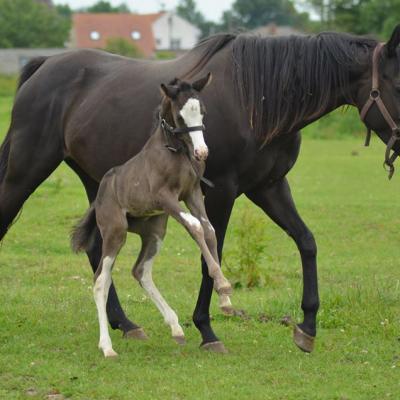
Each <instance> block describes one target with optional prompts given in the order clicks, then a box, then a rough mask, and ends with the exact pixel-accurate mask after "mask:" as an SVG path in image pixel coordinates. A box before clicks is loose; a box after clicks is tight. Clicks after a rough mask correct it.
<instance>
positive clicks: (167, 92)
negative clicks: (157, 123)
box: [160, 83, 178, 99]
mask: <svg viewBox="0 0 400 400" xmlns="http://www.w3.org/2000/svg"><path fill="white" fill-rule="evenodd" d="M160 90H161V93H162V94H163V95H164V96H166V97H168V98H170V99H175V98H176V96H177V95H178V88H177V87H176V86H172V85H164V84H163V83H162V84H161V85H160Z"/></svg>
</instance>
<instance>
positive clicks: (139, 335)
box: [122, 328, 149, 340]
mask: <svg viewBox="0 0 400 400" xmlns="http://www.w3.org/2000/svg"><path fill="white" fill-rule="evenodd" d="M122 337H123V338H124V339H137V340H147V339H148V338H149V337H148V336H147V335H146V333H145V332H144V330H143V329H142V328H135V329H131V330H130V331H127V332H124V334H123V335H122Z"/></svg>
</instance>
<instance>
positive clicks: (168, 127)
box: [160, 116, 206, 135]
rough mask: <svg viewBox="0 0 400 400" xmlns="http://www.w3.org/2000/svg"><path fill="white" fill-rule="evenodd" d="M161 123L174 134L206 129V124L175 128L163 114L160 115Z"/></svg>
mask: <svg viewBox="0 0 400 400" xmlns="http://www.w3.org/2000/svg"><path fill="white" fill-rule="evenodd" d="M160 124H161V128H163V129H164V131H166V132H168V133H170V134H172V135H181V134H184V133H189V132H195V131H203V132H204V131H205V130H206V127H205V126H204V125H199V126H186V127H184V128H174V127H172V126H171V125H169V124H168V122H167V121H166V120H165V118H162V117H161V116H160Z"/></svg>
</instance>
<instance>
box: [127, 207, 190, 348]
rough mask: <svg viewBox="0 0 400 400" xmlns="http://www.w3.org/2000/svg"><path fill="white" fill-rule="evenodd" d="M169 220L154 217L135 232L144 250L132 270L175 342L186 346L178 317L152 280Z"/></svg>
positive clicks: (142, 223) (140, 223)
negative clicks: (169, 328)
mask: <svg viewBox="0 0 400 400" xmlns="http://www.w3.org/2000/svg"><path fill="white" fill-rule="evenodd" d="M167 220H168V215H166V214H165V215H160V216H157V217H152V218H151V219H149V220H146V221H141V222H139V223H138V225H139V226H137V227H135V229H134V230H133V231H134V232H136V233H138V234H139V235H140V237H141V239H142V248H141V250H140V254H139V257H138V259H137V261H136V263H135V265H134V267H133V269H132V275H133V276H134V278H135V279H137V280H138V281H139V283H140V285H141V286H142V287H143V289H144V290H145V291H146V292H147V294H148V295H149V297H150V298H151V300H152V301H153V302H154V304H155V305H156V307H157V308H158V310H159V311H160V313H161V314H162V316H163V317H164V321H165V323H166V324H167V325H169V326H170V327H171V334H172V337H173V338H174V339H175V341H176V342H177V343H178V344H184V343H185V335H184V333H183V329H182V327H181V326H180V325H179V320H178V316H177V315H176V313H175V311H174V310H172V308H171V307H170V306H169V305H168V303H167V302H166V301H165V300H164V298H163V297H162V295H161V293H160V292H159V290H158V289H157V287H156V285H155V284H154V282H153V278H152V267H153V261H154V258H155V257H156V256H157V254H158V253H159V251H160V248H161V244H162V241H163V239H164V236H165V232H166V228H167Z"/></svg>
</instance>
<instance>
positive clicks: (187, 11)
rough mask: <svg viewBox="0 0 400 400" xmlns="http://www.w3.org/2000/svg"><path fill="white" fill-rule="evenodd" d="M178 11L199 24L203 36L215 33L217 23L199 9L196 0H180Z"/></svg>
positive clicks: (190, 20) (195, 23)
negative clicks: (207, 18)
mask: <svg viewBox="0 0 400 400" xmlns="http://www.w3.org/2000/svg"><path fill="white" fill-rule="evenodd" d="M176 13H177V14H178V15H179V16H180V17H182V18H183V19H186V21H189V22H190V23H192V24H193V25H195V26H197V27H198V28H199V29H200V30H201V37H206V36H209V35H210V34H211V33H213V31H214V28H215V26H216V24H214V23H213V22H211V21H207V20H206V19H205V17H204V15H203V14H202V13H201V12H200V11H199V10H198V9H197V6H196V2H195V1H194V0H180V1H179V3H178V5H177V7H176Z"/></svg>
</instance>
